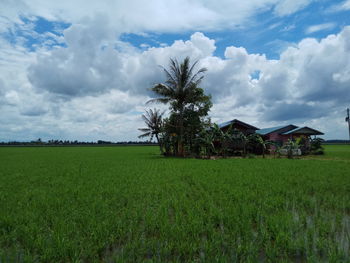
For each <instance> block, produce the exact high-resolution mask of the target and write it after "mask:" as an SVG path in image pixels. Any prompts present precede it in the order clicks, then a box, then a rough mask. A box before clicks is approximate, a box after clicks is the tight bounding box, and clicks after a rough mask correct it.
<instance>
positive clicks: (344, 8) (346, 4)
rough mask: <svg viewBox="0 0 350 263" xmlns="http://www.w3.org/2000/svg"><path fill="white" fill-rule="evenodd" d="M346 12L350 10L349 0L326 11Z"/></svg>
mask: <svg viewBox="0 0 350 263" xmlns="http://www.w3.org/2000/svg"><path fill="white" fill-rule="evenodd" d="M347 10H350V0H346V1H344V2H342V3H340V4H335V5H333V6H331V7H330V8H329V9H328V11H329V12H341V11H347Z"/></svg>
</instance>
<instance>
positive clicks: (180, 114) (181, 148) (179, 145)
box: [178, 106, 185, 157]
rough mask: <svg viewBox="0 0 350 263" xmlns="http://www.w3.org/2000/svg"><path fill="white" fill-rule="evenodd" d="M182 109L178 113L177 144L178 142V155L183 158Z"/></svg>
mask: <svg viewBox="0 0 350 263" xmlns="http://www.w3.org/2000/svg"><path fill="white" fill-rule="evenodd" d="M183 115H184V108H183V106H182V107H181V108H180V111H179V142H178V155H179V156H181V157H184V155H185V154H184V144H183V134H184V116H183Z"/></svg>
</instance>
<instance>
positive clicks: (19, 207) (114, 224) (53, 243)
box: [0, 145, 350, 262]
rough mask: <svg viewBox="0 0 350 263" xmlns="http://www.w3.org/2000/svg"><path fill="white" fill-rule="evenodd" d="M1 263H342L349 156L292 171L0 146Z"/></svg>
mask: <svg viewBox="0 0 350 263" xmlns="http://www.w3.org/2000/svg"><path fill="white" fill-rule="evenodd" d="M0 262H350V145H332V146H326V154H325V155H324V156H310V157H307V158H302V159H293V160H289V159H283V158H282V159H277V158H276V159H274V158H268V159H262V158H260V157H257V158H252V159H239V158H235V159H219V160H199V159H178V158H163V157H161V156H159V154H158V148H157V147H136V146H135V147H1V148H0Z"/></svg>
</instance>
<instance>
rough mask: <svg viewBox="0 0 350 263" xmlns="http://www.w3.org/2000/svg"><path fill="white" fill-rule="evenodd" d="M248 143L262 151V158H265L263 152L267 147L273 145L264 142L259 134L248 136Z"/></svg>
mask: <svg viewBox="0 0 350 263" xmlns="http://www.w3.org/2000/svg"><path fill="white" fill-rule="evenodd" d="M247 139H248V143H250V144H251V145H254V144H255V145H259V146H260V147H261V149H262V156H263V158H265V152H266V149H267V146H268V145H274V143H273V142H271V141H265V140H264V139H263V138H262V137H261V136H260V135H259V134H256V133H253V134H251V135H249V136H248V138H247Z"/></svg>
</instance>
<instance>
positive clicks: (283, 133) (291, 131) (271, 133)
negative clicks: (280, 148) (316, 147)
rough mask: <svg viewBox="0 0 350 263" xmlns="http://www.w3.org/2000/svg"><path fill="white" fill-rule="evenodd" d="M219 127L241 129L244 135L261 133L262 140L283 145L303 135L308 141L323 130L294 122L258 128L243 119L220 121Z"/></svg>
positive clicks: (222, 128) (224, 129)
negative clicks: (301, 125) (297, 124)
mask: <svg viewBox="0 0 350 263" xmlns="http://www.w3.org/2000/svg"><path fill="white" fill-rule="evenodd" d="M219 127H220V129H221V130H223V131H227V130H228V129H229V127H232V128H233V129H237V130H239V131H241V132H242V133H243V134H244V135H249V134H253V133H257V134H259V135H261V137H262V138H263V139H264V140H269V141H274V142H277V143H279V144H280V145H283V144H284V143H286V142H287V141H288V140H289V139H292V140H295V139H297V138H300V137H304V138H306V139H307V140H308V141H309V138H310V136H312V135H314V136H316V135H323V134H324V133H323V132H320V131H318V130H315V129H312V128H310V127H307V126H304V127H298V126H296V125H294V124H289V125H282V126H277V127H270V128H264V129H259V128H257V127H254V126H252V125H250V124H248V123H245V122H243V121H240V120H237V119H234V120H231V121H227V122H224V123H220V124H219Z"/></svg>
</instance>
